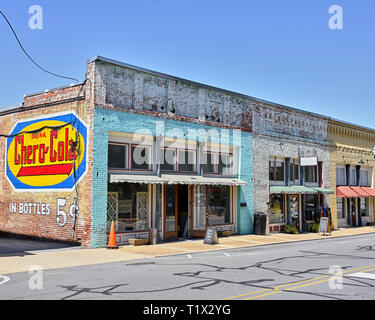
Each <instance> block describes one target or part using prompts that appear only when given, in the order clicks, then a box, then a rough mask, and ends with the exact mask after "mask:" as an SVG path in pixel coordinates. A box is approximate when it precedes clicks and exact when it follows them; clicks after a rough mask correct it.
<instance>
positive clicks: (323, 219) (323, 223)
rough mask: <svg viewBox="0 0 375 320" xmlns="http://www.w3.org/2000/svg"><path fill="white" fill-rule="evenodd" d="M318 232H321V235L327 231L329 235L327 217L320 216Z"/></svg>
mask: <svg viewBox="0 0 375 320" xmlns="http://www.w3.org/2000/svg"><path fill="white" fill-rule="evenodd" d="M319 233H322V234H323V235H326V234H327V233H329V234H330V235H331V229H330V228H329V219H328V218H327V217H321V218H320V223H319Z"/></svg>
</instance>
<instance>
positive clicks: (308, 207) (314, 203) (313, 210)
mask: <svg viewBox="0 0 375 320" xmlns="http://www.w3.org/2000/svg"><path fill="white" fill-rule="evenodd" d="M305 215H306V220H307V221H317V219H318V196H317V195H315V194H306V195H305Z"/></svg>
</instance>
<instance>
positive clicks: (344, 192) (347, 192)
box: [336, 186, 361, 198]
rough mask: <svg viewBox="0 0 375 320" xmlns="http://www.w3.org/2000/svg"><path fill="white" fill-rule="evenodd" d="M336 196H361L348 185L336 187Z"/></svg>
mask: <svg viewBox="0 0 375 320" xmlns="http://www.w3.org/2000/svg"><path fill="white" fill-rule="evenodd" d="M336 196H337V198H360V197H361V196H360V195H359V194H358V193H357V192H355V191H354V190H353V189H351V188H350V187H348V186H341V187H337V188H336Z"/></svg>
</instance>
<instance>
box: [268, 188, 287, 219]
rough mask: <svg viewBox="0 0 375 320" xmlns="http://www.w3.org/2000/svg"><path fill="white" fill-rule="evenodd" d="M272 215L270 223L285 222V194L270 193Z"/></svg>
mask: <svg viewBox="0 0 375 320" xmlns="http://www.w3.org/2000/svg"><path fill="white" fill-rule="evenodd" d="M269 206H270V216H269V219H270V220H269V223H283V222H284V195H283V194H273V195H270V204H269Z"/></svg>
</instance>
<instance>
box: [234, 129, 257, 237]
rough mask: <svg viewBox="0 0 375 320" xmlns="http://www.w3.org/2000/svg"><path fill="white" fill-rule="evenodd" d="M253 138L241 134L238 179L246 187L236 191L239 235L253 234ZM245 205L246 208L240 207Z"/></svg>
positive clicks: (249, 134)
mask: <svg viewBox="0 0 375 320" xmlns="http://www.w3.org/2000/svg"><path fill="white" fill-rule="evenodd" d="M252 146H253V138H252V134H251V133H250V132H244V131H242V132H241V149H240V153H241V155H240V157H239V158H240V170H239V176H238V178H239V179H241V180H244V181H246V182H247V183H248V184H247V185H246V186H240V187H238V190H237V197H238V207H237V208H238V209H237V228H238V232H239V233H240V234H250V233H253V226H254V192H253V152H252V150H253V147H252ZM241 203H246V207H241V206H240V204H241Z"/></svg>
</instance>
